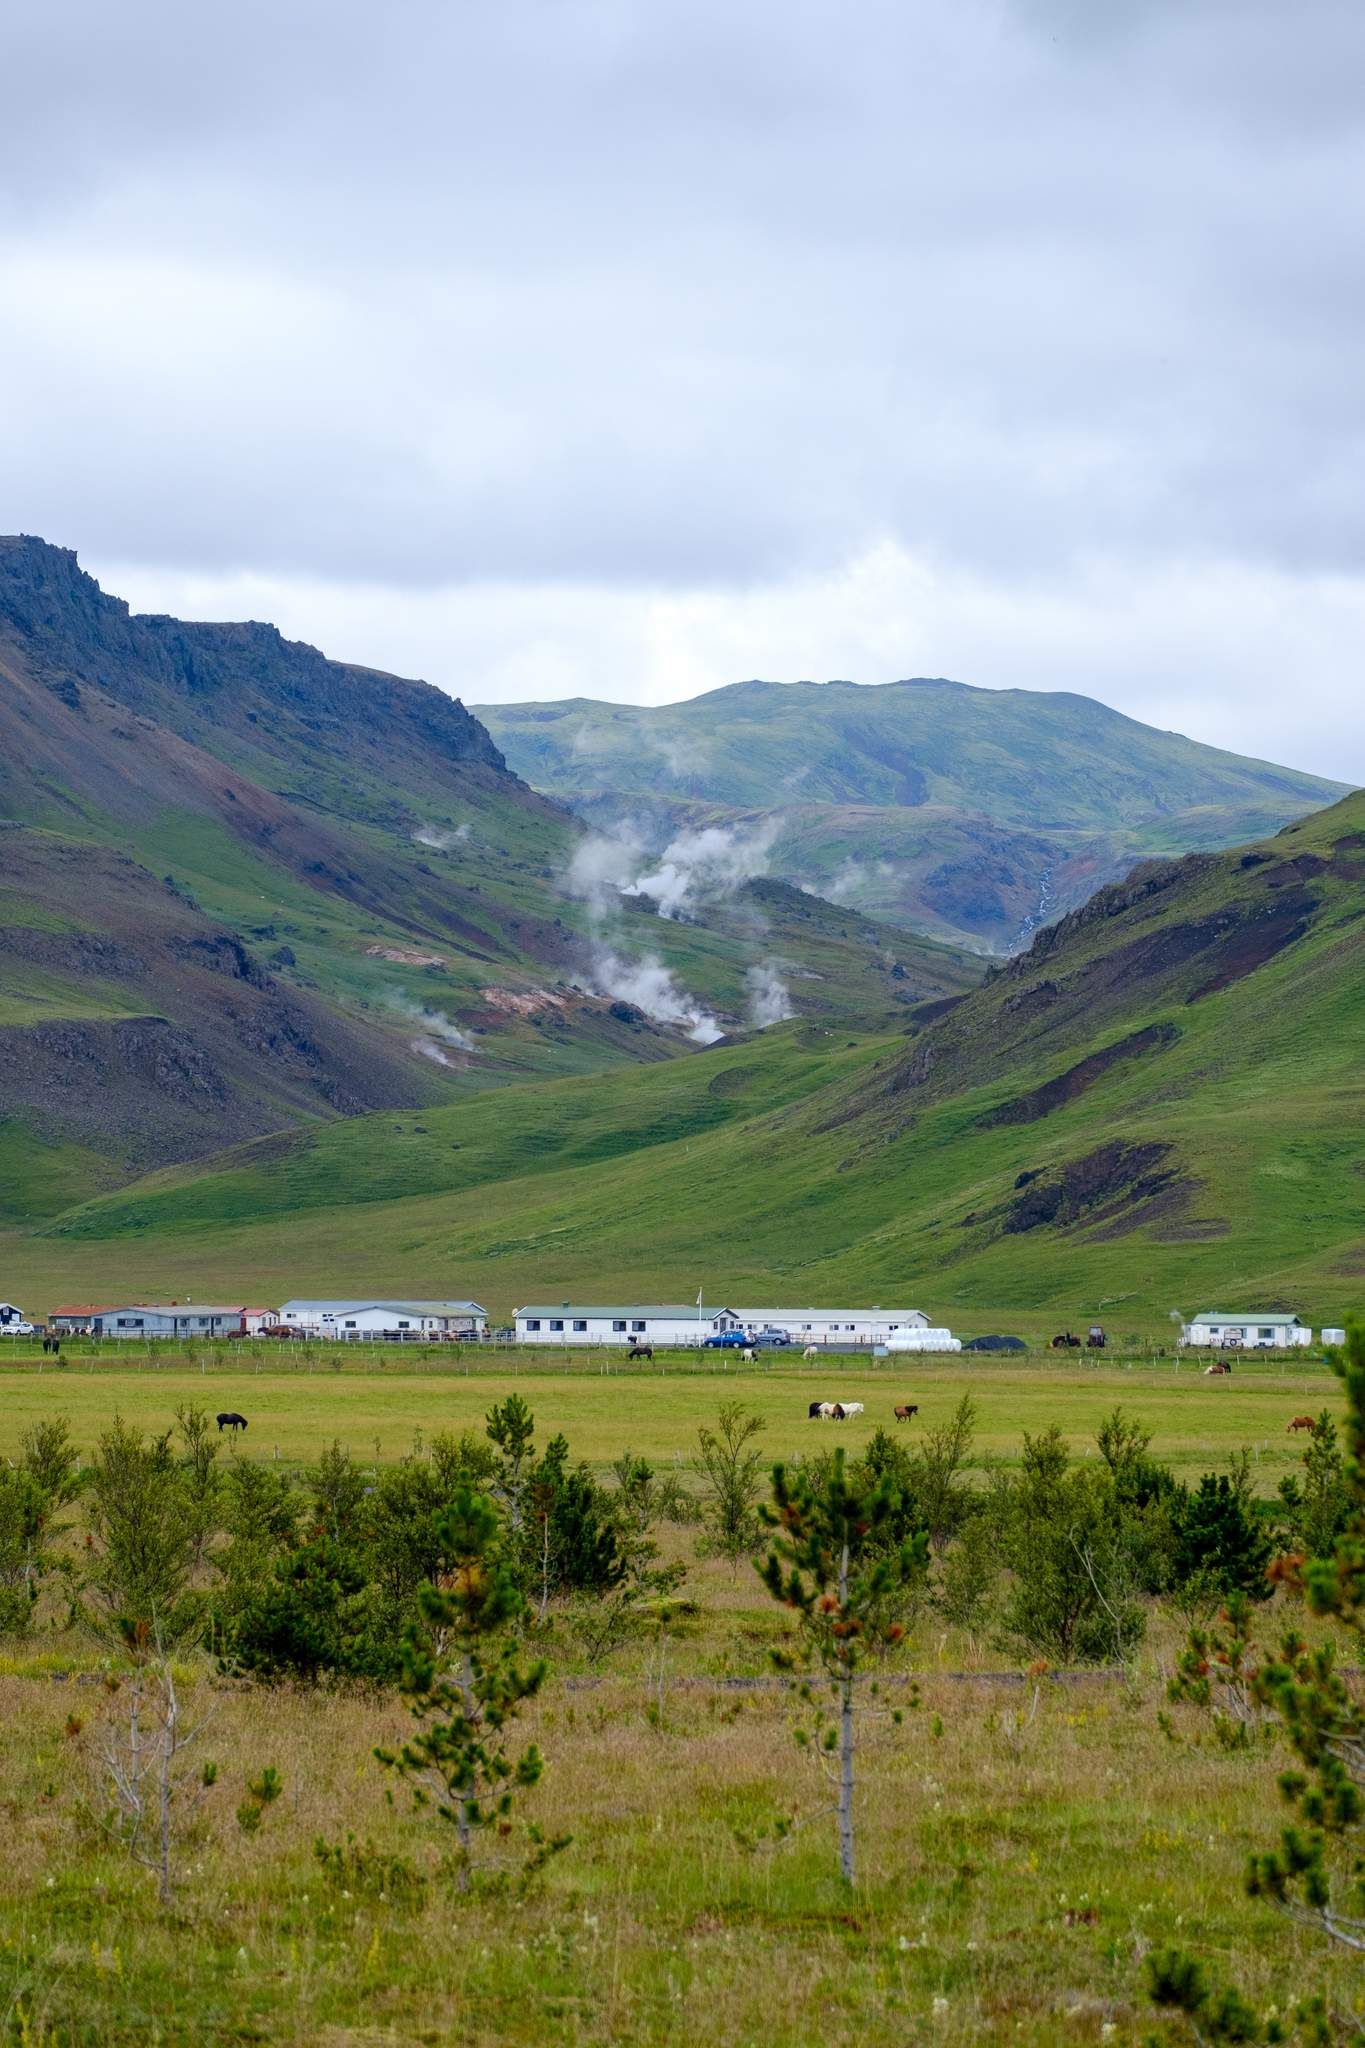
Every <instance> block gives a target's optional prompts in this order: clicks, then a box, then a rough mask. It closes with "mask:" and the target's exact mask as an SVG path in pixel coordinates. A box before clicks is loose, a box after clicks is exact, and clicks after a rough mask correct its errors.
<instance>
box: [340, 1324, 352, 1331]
mask: <svg viewBox="0 0 1365 2048" xmlns="http://www.w3.org/2000/svg"><path fill="white" fill-rule="evenodd" d="M341 1327H342V1329H343V1330H353V1329H354V1328H355V1324H354V1323H343V1324H342V1326H341Z"/></svg>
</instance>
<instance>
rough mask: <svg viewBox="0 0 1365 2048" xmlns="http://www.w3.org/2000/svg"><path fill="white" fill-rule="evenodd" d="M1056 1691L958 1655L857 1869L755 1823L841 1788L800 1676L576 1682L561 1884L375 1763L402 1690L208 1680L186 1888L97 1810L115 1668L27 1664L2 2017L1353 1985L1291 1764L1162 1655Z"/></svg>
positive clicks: (12, 1776)
mask: <svg viewBox="0 0 1365 2048" xmlns="http://www.w3.org/2000/svg"><path fill="white" fill-rule="evenodd" d="M726 1576H727V1578H728V1574H727V1575H726ZM1031 1701H1032V1695H1031V1693H1030V1692H1029V1691H1028V1690H1027V1689H1021V1688H1020V1687H1018V1686H1002V1685H1000V1684H997V1683H990V1682H976V1683H965V1682H962V1681H952V1680H948V1679H935V1678H933V1677H930V1678H929V1679H927V1680H926V1681H925V1684H924V1688H923V1703H922V1705H921V1707H920V1709H919V1710H918V1712H917V1713H916V1714H914V1715H912V1716H911V1717H910V1719H909V1721H908V1723H907V1726H906V1727H905V1728H904V1729H903V1730H901V1731H899V1732H898V1734H897V1736H896V1738H895V1739H894V1740H888V1741H884V1742H882V1743H880V1744H878V1746H877V1749H876V1751H875V1753H873V1752H869V1753H868V1755H867V1757H866V1761H865V1768H864V1776H863V1788H864V1789H863V1796H862V1801H861V1808H860V1829H861V1834H860V1848H861V1853H862V1867H863V1871H864V1877H863V1879H862V1881H861V1882H860V1883H859V1884H858V1885H857V1887H856V1888H855V1889H854V1891H853V1892H852V1894H849V1893H847V1892H845V1891H844V1890H843V1889H842V1888H841V1886H840V1885H839V1883H838V1880H837V1878H836V1875H835V1867H834V1857H833V1844H832V1840H831V1837H830V1832H829V1824H828V1823H827V1822H823V1821H817V1822H815V1823H814V1824H812V1825H811V1826H809V1827H806V1828H805V1829H804V1830H803V1831H802V1832H800V1833H799V1834H797V1835H796V1836H795V1837H794V1838H793V1840H792V1841H791V1843H790V1844H789V1845H788V1846H787V1847H785V1848H783V1849H780V1850H777V1851H776V1852H770V1851H767V1850H764V1849H762V1848H760V1849H757V1850H755V1849H753V1848H751V1847H748V1846H746V1844H745V1840H744V1838H745V1837H753V1836H754V1835H756V1834H757V1833H758V1832H759V1831H760V1830H762V1829H764V1828H770V1827H771V1825H772V1823H773V1821H774V1819H775V1818H776V1817H777V1816H778V1815H780V1814H791V1813H792V1812H793V1811H796V1812H797V1813H799V1814H805V1813H810V1812H812V1811H813V1810H814V1809H816V1808H817V1807H818V1805H819V1803H820V1800H819V1794H818V1792H817V1790H816V1788H815V1786H814V1785H813V1784H812V1783H811V1781H810V1780H809V1779H808V1777H807V1776H806V1775H805V1772H804V1770H803V1767H802V1764H801V1761H800V1758H799V1756H798V1752H797V1751H796V1749H795V1747H794V1745H793V1743H792V1740H791V1732H790V1725H789V1717H788V1713H787V1710H786V1707H785V1703H784V1701H783V1699H782V1697H781V1696H780V1695H775V1694H771V1693H765V1694H761V1695H757V1696H752V1697H745V1696H739V1697H734V1696H729V1695H727V1694H725V1693H723V1692H721V1691H719V1690H717V1689H706V1688H697V1689H695V1690H674V1691H670V1692H667V1693H665V1695H664V1696H663V1706H662V1710H661V1711H660V1709H659V1706H658V1700H657V1696H656V1695H655V1694H653V1693H652V1692H651V1689H650V1686H649V1684H648V1683H647V1682H646V1681H645V1680H644V1679H643V1678H642V1677H641V1675H639V1674H636V1673H615V1674H613V1675H612V1676H611V1677H609V1678H608V1679H607V1680H606V1681H605V1682H604V1683H602V1684H601V1685H600V1686H599V1687H597V1688H595V1689H592V1690H586V1691H571V1690H569V1689H568V1688H567V1687H566V1686H564V1685H555V1684H553V1683H552V1685H551V1687H550V1688H549V1690H548V1691H547V1693H546V1694H545V1695H544V1696H543V1698H542V1700H541V1701H540V1702H539V1703H538V1705H537V1708H536V1710H535V1712H534V1713H533V1714H532V1715H531V1717H530V1719H529V1722H528V1724H527V1732H528V1733H529V1734H531V1735H534V1737H535V1738H536V1739H537V1740H538V1741H539V1742H540V1744H541V1746H542V1748H543V1749H544V1751H545V1754H546V1757H547V1759H548V1767H547V1771H546V1776H545V1780H544V1784H543V1786H542V1787H541V1788H540V1789H539V1791H538V1792H537V1794H536V1796H535V1801H534V1807H535V1811H536V1813H537V1815H538V1816H539V1818H540V1819H542V1820H543V1821H544V1822H545V1823H546V1824H547V1825H550V1826H553V1827H555V1828H563V1829H566V1830H571V1831H572V1833H573V1835H574V1841H573V1843H572V1845H571V1846H570V1848H569V1849H568V1850H567V1851H566V1852H565V1853H564V1854H563V1855H562V1856H560V1857H559V1858H558V1859H557V1860H556V1861H555V1863H554V1864H553V1865H552V1866H551V1869H550V1871H549V1873H548V1877H547V1881H546V1883H545V1886H544V1889H543V1890H542V1891H540V1892H539V1893H536V1894H533V1895H532V1896H531V1897H529V1898H528V1899H526V1900H524V1901H523V1900H520V1899H518V1898H517V1897H516V1896H515V1895H514V1894H503V1895H501V1896H499V1895H492V1896H488V1895H484V1896H478V1895H476V1896H475V1897H474V1898H472V1899H469V1900H457V1899H456V1898H455V1897H454V1896H453V1895H452V1894H451V1893H450V1892H449V1891H448V1890H447V1889H446V1888H444V1887H443V1886H442V1885H441V1883H440V1882H439V1879H438V1877H437V1869H436V1866H437V1839H436V1837H437V1829H436V1827H435V1824H434V1823H432V1822H431V1821H430V1820H424V1819H422V1818H421V1817H417V1816H414V1815H412V1814H411V1813H410V1812H409V1811H408V1810H407V1809H406V1808H405V1807H404V1806H403V1805H402V1804H400V1803H395V1805H393V1806H390V1805H388V1804H387V1803H386V1801H385V1791H386V1784H385V1778H386V1774H385V1773H384V1772H382V1771H381V1770H380V1769H379V1767H378V1766H377V1765H376V1764H375V1763H374V1762H373V1760H372V1758H371V1755H370V1751H371V1749H372V1747H373V1745H374V1744H375V1743H376V1742H379V1741H392V1740H393V1739H394V1737H395V1736H396V1735H397V1734H399V1733H400V1731H401V1728H402V1725H403V1715H402V1712H401V1709H399V1708H397V1707H395V1706H394V1705H392V1704H386V1703H383V1702H377V1701H374V1700H369V1699H364V1698H357V1697H350V1696H344V1695H334V1694H332V1695H329V1694H323V1695H320V1696H305V1695H300V1694H289V1693H275V1694H271V1695H269V1696H268V1700H267V1702H266V1705H267V1707H268V1711H263V1703H262V1701H261V1698H260V1696H259V1695H253V1694H252V1693H249V1692H244V1693H237V1692H233V1691H226V1692H223V1691H216V1692H215V1691H212V1690H210V1688H209V1687H208V1686H207V1685H200V1686H198V1687H195V1688H186V1707H187V1710H188V1711H189V1712H190V1713H191V1714H192V1715H193V1716H195V1717H198V1716H201V1715H206V1714H209V1713H212V1716H213V1718H212V1720H211V1721H210V1723H209V1726H208V1728H207V1729H206V1732H205V1737H204V1741H205V1743H206V1745H207V1747H206V1749H205V1754H206V1755H211V1756H212V1757H213V1759H214V1760H215V1761H216V1762H217V1763H218V1766H219V1771H220V1783H219V1785H218V1787H216V1788H215V1790H214V1792H213V1793H212V1794H211V1795H210V1796H209V1798H208V1799H207V1800H206V1801H205V1802H204V1805H203V1806H202V1807H201V1809H200V1813H199V1816H198V1817H197V1819H196V1822H195V1827H194V1833H193V1836H192V1838H191V1840H190V1843H189V1845H188V1851H187V1870H186V1876H185V1879H184V1882H183V1885H182V1888H181V1893H180V1897H179V1900H178V1903H177V1904H176V1905H174V1906H173V1907H172V1908H171V1909H170V1910H169V1911H168V1912H166V1913H161V1912H158V1911H157V1909H156V1908H155V1907H154V1905H153V1904H152V1903H151V1895H150V1893H149V1890H148V1880H147V1878H146V1876H145V1874H143V1873H140V1872H137V1871H135V1870H134V1869H132V1868H131V1867H130V1865H129V1864H128V1863H127V1862H126V1861H125V1860H122V1859H121V1858H118V1857H116V1856H114V1855H113V1854H111V1853H110V1852H109V1851H108V1850H107V1849H105V1848H103V1847H102V1846H101V1845H100V1843H99V1841H98V1839H97V1838H96V1837H95V1835H94V1832H93V1830H92V1828H91V1825H90V1822H89V1820H88V1818H87V1817H86V1816H85V1813H84V1810H83V1805H82V1799H83V1794H84V1789H85V1786H86V1784H87V1782H88V1772H89V1767H90V1758H91V1750H92V1746H93V1743H94V1741H95V1739H96V1728H97V1725H98V1719H99V1715H100V1712H101V1703H100V1702H101V1696H100V1694H99V1691H98V1689H97V1688H78V1687H77V1686H76V1685H75V1684H74V1683H72V1682H70V1681H68V1682H66V1683H64V1684H53V1683H52V1682H51V1681H50V1680H41V1681H40V1680H35V1679H31V1678H30V1679H25V1678H19V1677H11V1678H7V1679H0V1715H3V1725H4V1730H5V1733H4V1737H3V1749H2V1750H0V1786H2V1787H3V1797H4V1800H5V1810H6V1813H7V1815H8V1816H9V1819H8V1824H7V1840H6V1853H5V1857H4V1859H3V1864H0V1929H2V1930H3V1933H0V1971H3V1978H0V1986H2V1987H3V1988H0V2014H4V2013H5V2011H6V2006H7V2007H8V2038H9V2039H11V2040H15V2041H24V2042H33V2043H37V2042H42V2043H45V2044H49V2048H58V2044H61V2048H66V2044H68V2043H81V2044H87V2043H88V2044H100V2048H114V2044H125V2043H138V2044H145V2043H181V2042H193V2043H208V2042H212V2043H227V2042H282V2043H298V2044H304V2043H307V2044H325V2048H410V2044H417V2043H431V2044H436V2043H442V2044H444V2043H453V2042H460V2043H467V2044H471V2048H493V2044H498V2048H503V2044H518V2048H531V2044H537V2048H539V2044H542V2043H546V2042H551V2041H553V2042H556V2043H561V2042H562V2043H568V2044H584V2048H586V2044H603V2043H611V2044H621V2048H626V2044H635V2043H643V2044H669V2048H684V2044H693V2043H695V2044H702V2043H705V2044H708V2048H714V2044H725V2048H731V2044H733V2048H740V2044H743V2048H749V2044H753V2048H759V2044H762V2048H808V2044H810V2043H812V2042H822V2043H826V2044H829V2048H906V2044H909V2043H921V2042H926V2041H930V2040H932V2041H936V2042H943V2043H948V2044H954V2048H966V2044H970V2043H979V2042H983V2041H989V2042H1017V2043H1025V2044H1036V2048H1043V2044H1047V2048H1055V2044H1071V2043H1075V2044H1078V2048H1080V2044H1092V2043H1098V2042H1101V2041H1113V2042H1119V2043H1123V2042H1137V2041H1141V2040H1143V2039H1144V2038H1146V2037H1147V2035H1148V2033H1149V2030H1150V2029H1151V2027H1152V2024H1153V2020H1154V2015H1153V2014H1152V2013H1151V2011H1150V2008H1147V2007H1146V2006H1145V2004H1144V2001H1143V1997H1142V1991H1141V1980H1142V1958H1143V1956H1144V1955H1145V1954H1146V1953H1147V1952H1148V1951H1149V1949H1151V1948H1153V1947H1159V1946H1162V1945H1165V1944H1166V1943H1168V1942H1171V1941H1176V1942H1180V1943H1182V1944H1185V1945H1187V1946H1192V1947H1194V1948H1196V1949H1198V1950H1199V1951H1200V1952H1201V1953H1202V1954H1204V1955H1205V1956H1206V1957H1208V1958H1209V1959H1210V1960H1211V1961H1212V1962H1214V1963H1215V1965H1216V1967H1217V1968H1218V1969H1219V1970H1220V1971H1222V1972H1224V1973H1226V1974H1227V1975H1229V1976H1231V1977H1233V1978H1234V1979H1235V1980H1236V1981H1237V1982H1238V1983H1239V1984H1240V1985H1241V1986H1242V1987H1243V1988H1244V1990H1246V1991H1247V1992H1249V1993H1251V1994H1253V1995H1256V1996H1258V1997H1260V1998H1262V1999H1263V2000H1266V2001H1267V2002H1269V2001H1272V2000H1274V2001H1279V2002H1281V2003H1284V2002H1286V2001H1287V2000H1289V1999H1290V1998H1292V1997H1293V1996H1294V1995H1302V1994H1303V1993H1304V1991H1305V1990H1307V1989H1309V1988H1321V1989H1323V1990H1326V1991H1328V1992H1330V1993H1331V1994H1332V1995H1333V1996H1334V1997H1335V1998H1336V1999H1337V2000H1338V2001H1339V2002H1341V2003H1342V2004H1346V2005H1349V2003H1350V2000H1351V1997H1352V1993H1353V1989H1354V1986H1353V1982H1352V1974H1353V1973H1352V1971H1351V1969H1350V1966H1349V1965H1348V1964H1347V1963H1346V1962H1345V1961H1343V1959H1342V1958H1340V1957H1339V1956H1338V1957H1332V1956H1325V1955H1324V1954H1323V1953H1322V1951H1321V1947H1320V1946H1318V1945H1315V1944H1314V1943H1313V1942H1312V1941H1311V1939H1310V1937H1308V1936H1307V1935H1305V1934H1303V1933H1300V1932H1298V1931H1297V1930H1295V1929H1293V1928H1292V1927H1290V1926H1289V1925H1288V1924H1286V1923H1284V1922H1282V1921H1281V1920H1279V1919H1278V1918H1277V1917H1276V1915H1275V1913H1274V1911H1273V1910H1272V1909H1271V1908H1269V1907H1266V1906H1264V1905H1254V1904H1252V1903H1251V1902H1249V1901H1248V1900H1246V1899H1245V1898H1244V1897H1243V1895H1242V1889H1241V1873H1242V1868H1243V1865H1244V1863H1245V1859H1246V1855H1247V1852H1248V1851H1249V1850H1250V1849H1251V1848H1252V1847H1253V1846H1255V1845H1258V1844H1259V1843H1260V1842H1261V1841H1262V1840H1263V1839H1264V1833H1265V1825H1266V1816H1267V1814H1268V1813H1270V1812H1271V1811H1272V1807H1271V1799H1272V1797H1273V1794H1272V1792H1271V1781H1272V1778H1273V1772H1274V1768H1275V1764H1274V1760H1273V1759H1272V1758H1269V1757H1266V1756H1258V1757H1252V1758H1247V1757H1241V1758H1230V1757H1228V1756H1226V1755H1225V1754H1223V1753H1221V1752H1216V1751H1214V1750H1213V1749H1211V1748H1208V1747H1205V1748H1199V1749H1196V1748H1192V1747H1189V1746H1181V1747H1178V1748H1173V1747H1172V1746H1171V1745H1170V1744H1168V1743H1167V1741H1166V1740H1165V1738H1164V1737H1163V1736H1162V1735H1161V1734H1160V1732H1159V1731H1158V1729H1157V1726H1156V1722H1155V1711H1156V1707H1157V1705H1158V1704H1159V1701H1160V1688H1159V1686H1158V1685H1157V1684H1156V1682H1155V1681H1154V1680H1153V1679H1152V1678H1151V1677H1150V1676H1148V1677H1146V1678H1145V1679H1144V1680H1143V1681H1142V1682H1141V1683H1139V1684H1137V1685H1134V1686H1131V1687H1125V1686H1123V1685H1121V1684H1118V1683H1115V1682H1114V1681H1113V1680H1105V1679H1094V1680H1090V1681H1087V1682H1085V1683H1083V1684H1080V1685H1067V1686H1063V1685H1057V1684H1044V1685H1043V1686H1042V1687H1040V1689H1039V1694H1038V1702H1037V1706H1036V1709H1034V1708H1033V1707H1032V1704H1031ZM73 1716H83V1717H85V1718H84V1725H83V1726H82V1728H81V1729H80V1730H79V1732H77V1733H76V1734H74V1735H73V1734H72V1733H70V1732H69V1726H70V1720H69V1717H73ZM266 1762H273V1763H274V1764H275V1766H276V1768H277V1769H278V1770H279V1771H280V1773H281V1775H282V1777H283V1779H284V1783H285V1788H286V1789H285V1794H284V1797H283V1799H282V1800H281V1801H280V1803H279V1805H278V1806H277V1807H276V1808H273V1809H272V1810H271V1812H270V1813H269V1814H268V1815H267V1817H266V1821H265V1824H264V1826H263V1828H262V1830H261V1832H260V1834H259V1835H257V1836H255V1837H251V1838H248V1837H246V1836H244V1835H243V1834H242V1833H241V1831H240V1829H239V1828H238V1827H237V1825H236V1823H235V1821H234V1819H233V1807H234V1805H235V1803H236V1801H237V1800H238V1799H239V1798H240V1796H241V1790H242V1786H243V1783H244V1780H245V1778H246V1777H247V1776H248V1775H249V1774H252V1773H254V1772H256V1771H258V1770H259V1769H260V1767H261V1766H262V1764H263V1763H266ZM348 1831H349V1832H350V1833H352V1834H353V1835H354V1836H355V1837H356V1840H357V1842H358V1843H359V1844H361V1845H363V1855H364V1859H365V1860H364V1862H363V1863H362V1864H360V1865H356V1866H353V1867H352V1868H350V1869H348V1870H347V1871H345V1872H344V1873H342V1874H341V1875H340V1876H338V1877H336V1878H334V1879H332V1880H330V1881H329V1879H328V1878H327V1876H326V1874H325V1873H324V1871H323V1869H322V1868H321V1866H320V1865H319V1863H318V1862H317V1860H316V1859H315V1856H314V1853H313V1845H314V1843H315V1841H318V1840H322V1841H325V1842H344V1840H345V1837H346V1834H347V1832H348ZM1166 2038H1170V2039H1172V2040H1174V2039H1176V2038H1177V2036H1176V2035H1174V2034H1172V2035H1170V2036H1169V2037H1166Z"/></svg>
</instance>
